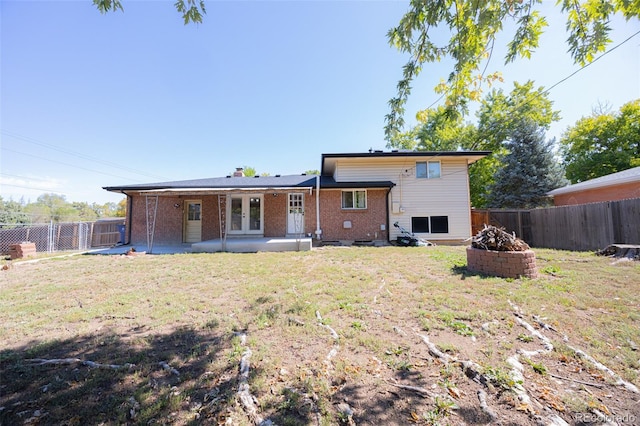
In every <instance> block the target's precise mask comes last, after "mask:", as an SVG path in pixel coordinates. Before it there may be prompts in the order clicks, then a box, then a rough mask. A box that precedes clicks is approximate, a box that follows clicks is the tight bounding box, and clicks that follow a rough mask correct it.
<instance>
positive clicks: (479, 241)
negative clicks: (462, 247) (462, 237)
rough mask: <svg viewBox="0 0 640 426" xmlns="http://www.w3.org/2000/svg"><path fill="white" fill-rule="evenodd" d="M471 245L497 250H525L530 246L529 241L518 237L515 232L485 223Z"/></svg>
mask: <svg viewBox="0 0 640 426" xmlns="http://www.w3.org/2000/svg"><path fill="white" fill-rule="evenodd" d="M471 246H472V247H473V248H477V249H483V250H495V251H525V250H529V248H530V247H529V245H528V244H527V243H525V242H524V241H522V240H521V239H519V238H517V237H516V236H515V234H509V233H508V232H505V231H504V230H503V229H500V228H496V227H495V226H491V225H490V226H487V225H485V227H484V229H483V230H482V231H480V232H478V233H477V234H476V235H475V236H474V237H473V238H472V239H471Z"/></svg>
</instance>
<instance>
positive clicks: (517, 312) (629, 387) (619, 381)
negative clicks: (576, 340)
mask: <svg viewBox="0 0 640 426" xmlns="http://www.w3.org/2000/svg"><path fill="white" fill-rule="evenodd" d="M509 304H510V305H511V307H512V308H513V309H514V311H515V315H516V317H517V319H518V322H519V323H521V324H522V325H523V326H524V324H527V322H526V321H524V320H522V318H521V316H522V311H521V310H520V308H519V307H518V306H516V305H514V304H513V303H511V301H509ZM534 318H535V317H534ZM529 327H531V325H529ZM525 328H526V326H525ZM531 328H533V327H531ZM527 330H528V328H527ZM534 331H535V332H536V337H538V338H541V339H542V340H543V342H545V347H549V346H550V347H551V349H550V350H553V345H551V342H550V341H549V339H547V338H546V337H544V336H543V335H542V334H541V333H540V332H538V331H537V330H535V329H534ZM532 334H533V333H532ZM567 347H568V348H569V349H571V350H572V351H573V352H574V353H575V354H576V355H578V356H579V357H580V358H584V359H586V360H587V361H588V362H590V363H591V364H593V366H594V367H595V368H596V369H598V370H600V371H602V372H605V373H607V374H608V375H609V376H610V377H611V378H612V379H614V380H615V384H616V385H617V386H621V387H623V388H625V389H626V390H628V391H629V392H633V393H640V390H638V388H637V386H636V385H634V384H633V383H630V382H627V381H626V380H624V379H623V378H622V377H620V376H619V375H618V374H617V373H615V372H614V371H613V370H611V369H610V368H609V367H607V366H606V365H604V364H602V363H600V362H598V361H596V360H595V359H594V358H593V357H591V356H590V355H589V354H587V353H586V352H584V351H581V350H580V349H576V348H574V347H572V346H570V345H567Z"/></svg>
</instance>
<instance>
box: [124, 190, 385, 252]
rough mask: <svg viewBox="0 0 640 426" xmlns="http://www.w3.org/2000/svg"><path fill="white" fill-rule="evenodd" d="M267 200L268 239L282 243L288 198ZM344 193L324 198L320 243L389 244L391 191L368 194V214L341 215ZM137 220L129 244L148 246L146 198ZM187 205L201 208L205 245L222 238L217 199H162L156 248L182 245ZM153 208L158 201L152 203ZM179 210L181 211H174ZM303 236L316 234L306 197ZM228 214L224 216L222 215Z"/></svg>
mask: <svg viewBox="0 0 640 426" xmlns="http://www.w3.org/2000/svg"><path fill="white" fill-rule="evenodd" d="M274 193H276V192H267V193H265V194H264V205H263V208H264V236H265V237H284V236H285V235H286V233H287V215H288V196H287V193H285V192H278V193H276V194H277V195H276V196H274V195H273V194H274ZM341 197H342V192H341V191H340V190H323V191H321V192H320V213H321V217H320V226H321V228H322V231H323V234H322V238H323V239H324V240H327V241H337V240H353V241H369V240H384V241H386V240H387V239H388V233H387V230H384V231H382V230H381V229H380V226H381V225H384V226H385V228H386V226H387V215H386V211H387V201H386V197H387V190H386V189H380V190H377V189H370V190H367V208H366V209H364V210H353V209H352V210H349V209H345V210H343V209H342V206H341V204H342V198H341ZM131 200H132V208H133V220H132V223H131V224H127V225H128V226H131V244H146V243H147V222H146V204H145V197H144V196H133V197H132V198H131ZM185 200H200V201H201V202H202V239H203V240H211V239H216V238H220V226H219V222H218V220H219V218H218V196H217V195H203V196H200V197H193V196H174V197H166V196H162V197H158V210H157V214H156V227H155V236H154V244H160V245H161V244H180V243H182V241H183V221H184V203H185ZM149 201H150V203H151V202H153V203H154V204H155V199H152V198H149ZM176 205H177V206H178V207H176ZM304 208H305V216H304V222H305V226H304V232H305V234H312V235H314V234H315V231H316V194H315V191H314V192H313V194H310V193H309V192H305V193H304ZM223 214H224V213H223ZM345 221H350V222H351V229H346V228H344V222H345Z"/></svg>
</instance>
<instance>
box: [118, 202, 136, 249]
mask: <svg viewBox="0 0 640 426" xmlns="http://www.w3.org/2000/svg"><path fill="white" fill-rule="evenodd" d="M120 192H121V193H122V194H124V195H126V196H127V213H126V217H125V222H124V224H125V226H126V225H127V222H128V223H129V226H128V228H129V229H127V241H123V245H126V244H131V232H132V231H131V230H132V228H133V197H132V196H131V195H129V194H127V193H126V192H124V191H120Z"/></svg>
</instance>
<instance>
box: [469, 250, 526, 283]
mask: <svg viewBox="0 0 640 426" xmlns="http://www.w3.org/2000/svg"><path fill="white" fill-rule="evenodd" d="M467 269H468V270H469V271H473V272H480V273H482V274H487V275H493V276H497V277H503V278H520V277H526V278H532V279H533V278H538V268H537V266H536V255H535V253H534V252H533V250H524V251H495V250H483V249H477V248H473V247H467Z"/></svg>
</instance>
